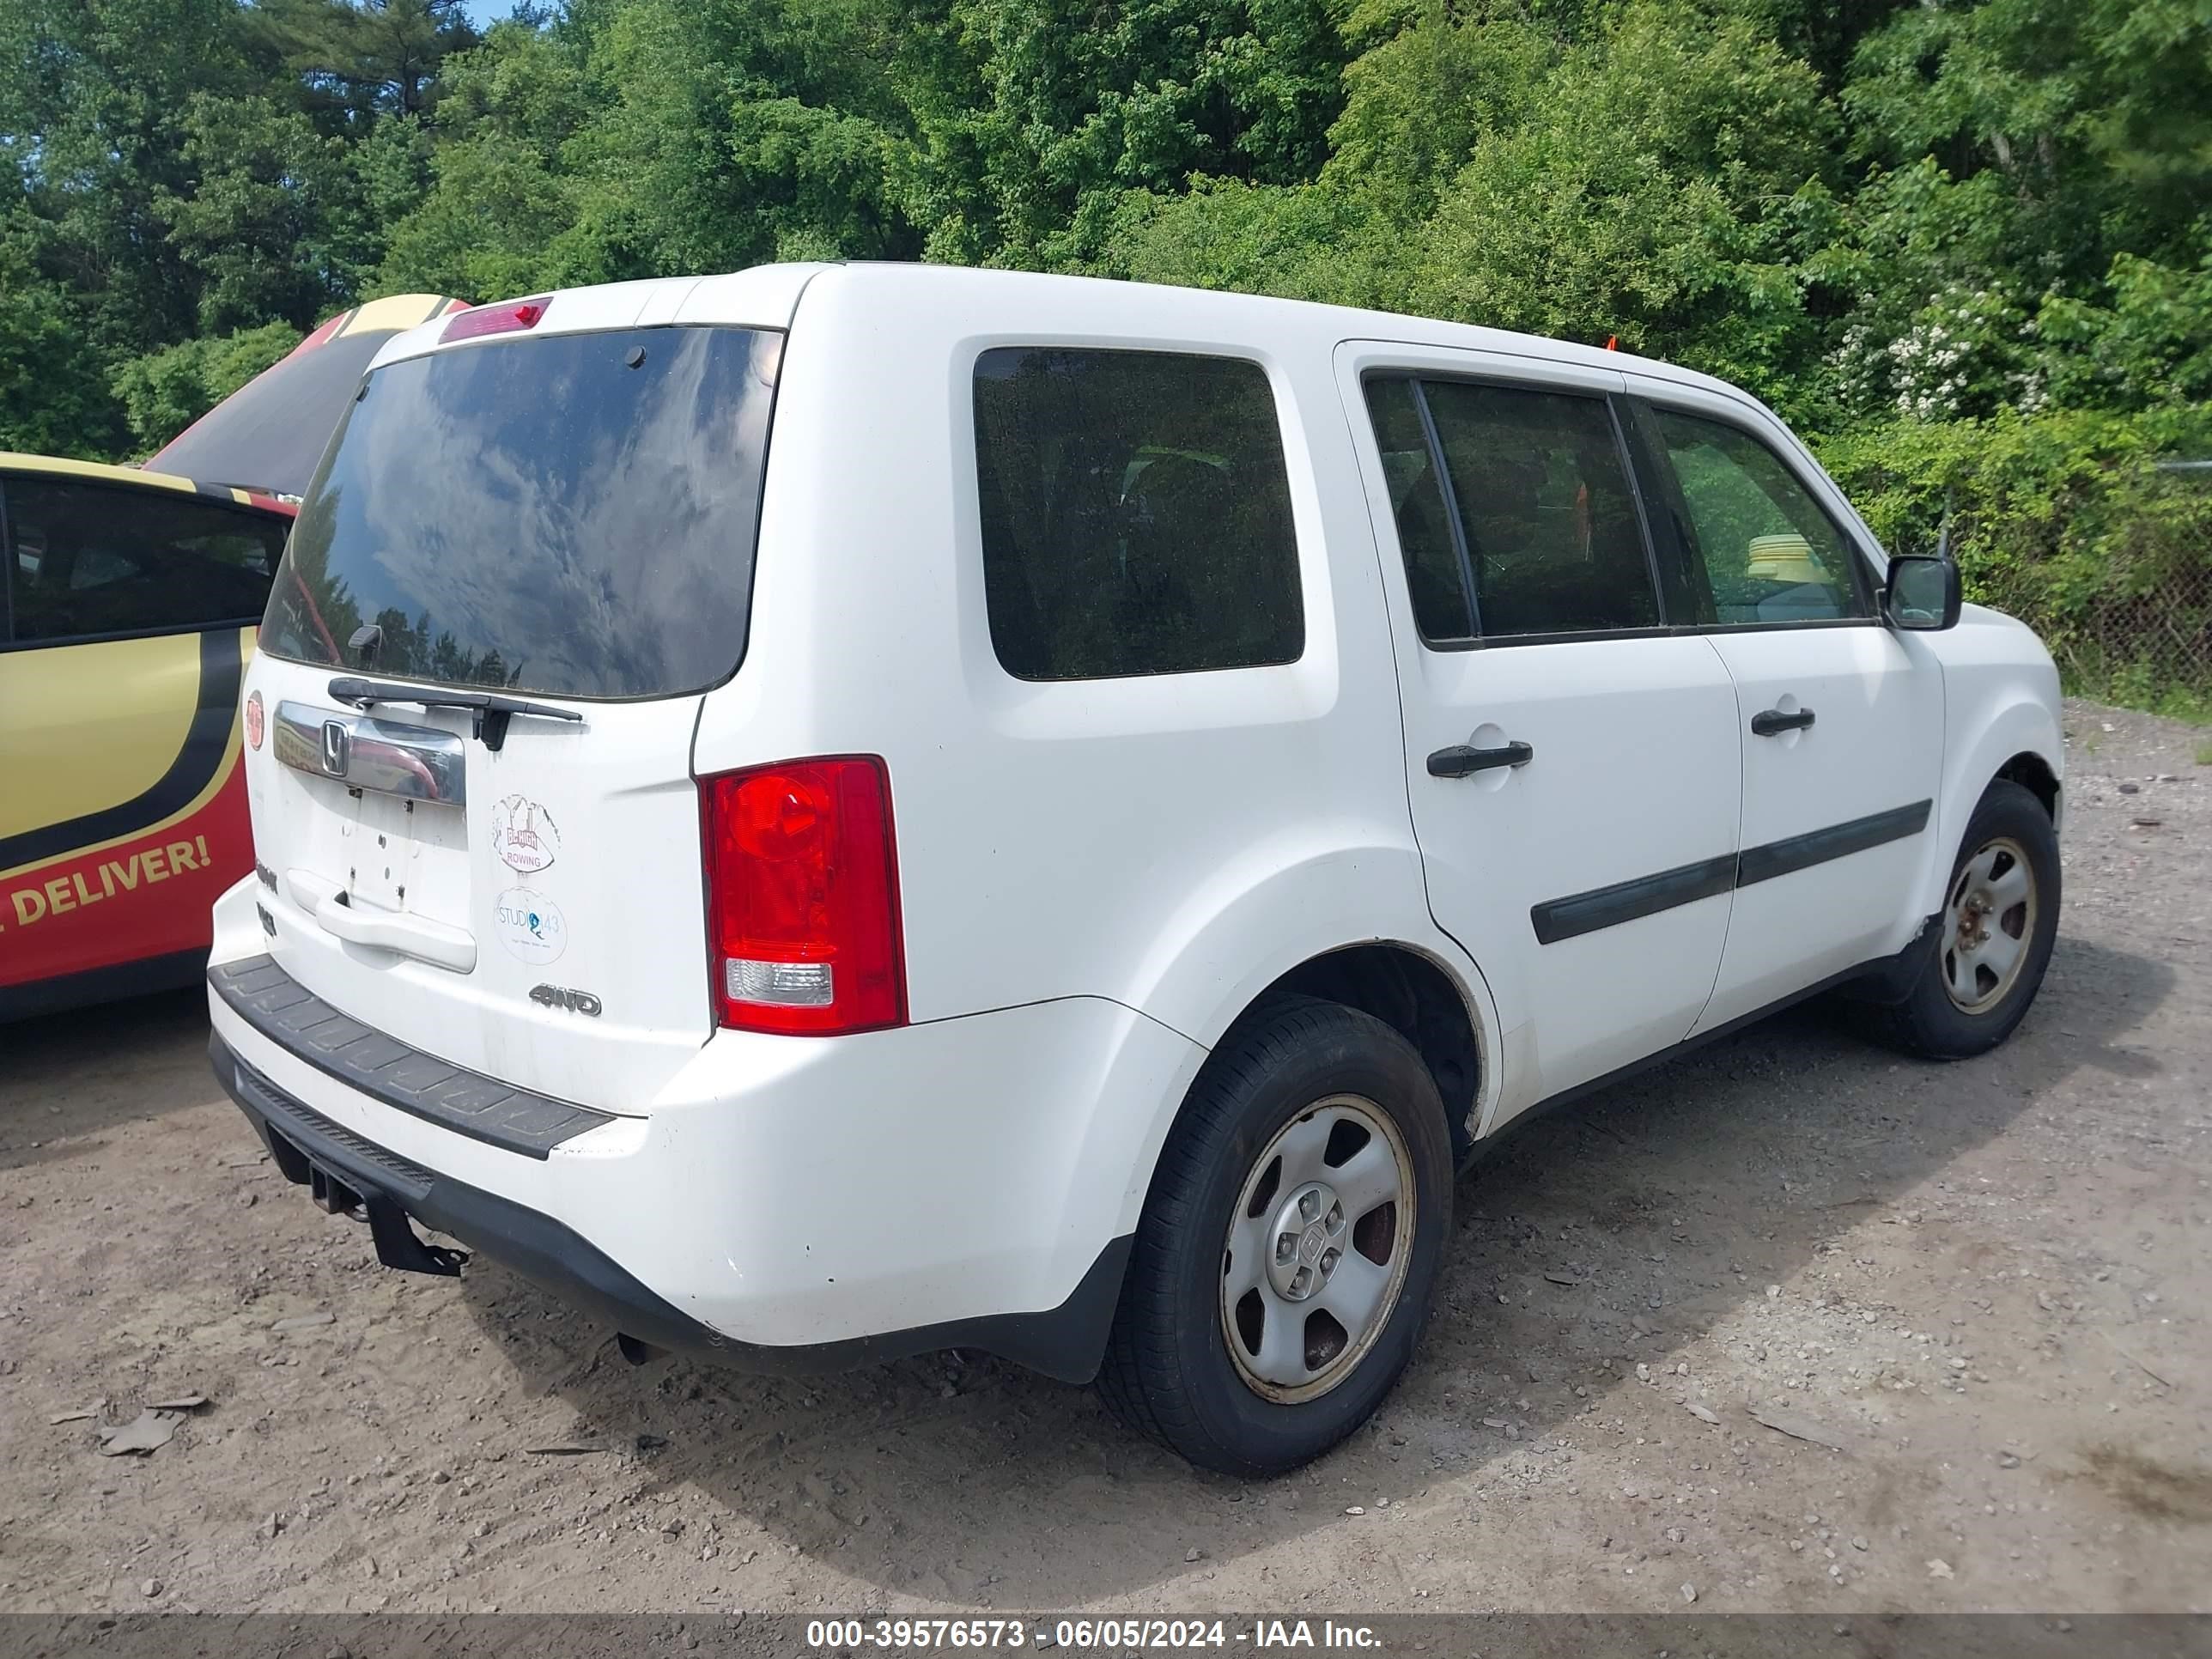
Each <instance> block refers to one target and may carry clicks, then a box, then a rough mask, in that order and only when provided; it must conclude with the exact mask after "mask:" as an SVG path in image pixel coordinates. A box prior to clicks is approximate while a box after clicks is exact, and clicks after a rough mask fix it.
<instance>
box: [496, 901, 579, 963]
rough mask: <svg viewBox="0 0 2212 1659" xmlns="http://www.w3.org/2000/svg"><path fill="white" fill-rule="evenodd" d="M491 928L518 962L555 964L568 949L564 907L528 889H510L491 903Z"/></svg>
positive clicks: (566, 919) (566, 920) (508, 953)
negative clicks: (563, 913)
mask: <svg viewBox="0 0 2212 1659" xmlns="http://www.w3.org/2000/svg"><path fill="white" fill-rule="evenodd" d="M492 927H493V931H495V933H498V935H499V942H500V943H501V945H505V946H506V947H507V955H509V956H511V957H515V958H516V959H517V960H518V961H521V962H533V963H547V962H555V961H557V960H559V958H560V955H561V953H562V951H565V950H567V949H568V917H566V916H564V915H562V914H561V907H560V906H559V905H557V904H556V903H554V902H553V901H552V900H551V899H550V898H547V897H546V896H545V895H544V894H543V893H537V892H532V890H530V889H529V888H527V887H510V888H508V889H507V890H506V891H505V892H504V893H501V895H500V896H498V897H497V898H496V899H495V900H493V901H492Z"/></svg>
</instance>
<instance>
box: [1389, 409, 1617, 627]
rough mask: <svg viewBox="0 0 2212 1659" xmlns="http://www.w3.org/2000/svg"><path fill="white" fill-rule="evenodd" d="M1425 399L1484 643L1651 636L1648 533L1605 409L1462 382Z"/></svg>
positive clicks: (1609, 417)
mask: <svg viewBox="0 0 2212 1659" xmlns="http://www.w3.org/2000/svg"><path fill="white" fill-rule="evenodd" d="M1423 389H1424V391H1425V393H1426V395H1427V398H1428V404H1429V413H1430V416H1431V418H1432V419H1433V420H1434V422H1435V423H1436V428H1437V440H1438V442H1439V443H1440V444H1441V446H1442V447H1443V456H1444V470H1445V471H1446V472H1447V473H1448V474H1449V477H1450V483H1451V491H1452V495H1453V498H1454V500H1455V501H1456V502H1457V503H1458V507H1459V512H1460V521H1461V523H1462V526H1464V527H1465V532H1466V536H1467V551H1468V562H1469V564H1470V566H1471V567H1472V568H1473V571H1474V589H1475V594H1474V597H1475V604H1474V612H1475V622H1476V625H1477V626H1478V627H1480V629H1481V630H1482V633H1483V635H1484V637H1485V638H1499V637H1510V636H1512V635H1525V634H1570V633H1606V632H1613V631H1617V630H1620V629H1636V628H1654V627H1656V626H1657V625H1658V623H1659V602H1658V599H1657V596H1656V594H1655V593H1654V592H1653V590H1652V586H1651V568H1650V561H1649V560H1648V559H1647V558H1646V557H1645V556H1644V532H1643V526H1642V523H1641V521H1640V520H1638V516H1637V509H1636V499H1635V497H1634V495H1632V493H1631V491H1630V488H1629V482H1628V475H1627V471H1626V467H1625V466H1624V465H1623V464H1622V461H1621V458H1620V442H1619V440H1618V438H1617V437H1616V435H1615V434H1614V432H1613V415H1612V411H1611V410H1609V409H1608V408H1607V405H1606V403H1605V400H1604V399H1603V398H1594V397H1581V396H1577V395H1575V394H1573V393H1571V392H1540V391H1534V390H1522V389H1520V388H1516V387H1510V386H1478V385H1473V384H1469V383H1468V382H1465V381H1458V380H1430V381H1425V382H1423Z"/></svg>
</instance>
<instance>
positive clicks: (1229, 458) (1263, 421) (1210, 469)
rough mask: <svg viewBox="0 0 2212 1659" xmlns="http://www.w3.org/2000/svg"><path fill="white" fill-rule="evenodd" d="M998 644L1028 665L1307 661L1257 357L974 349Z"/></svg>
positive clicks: (1053, 668)
mask: <svg viewBox="0 0 2212 1659" xmlns="http://www.w3.org/2000/svg"><path fill="white" fill-rule="evenodd" d="M975 464H976V478H977V485H978V489H979V494H980V498H981V508H982V532H983V584H984V593H985V599H986V602H987V606H988V609H989V613H990V624H991V642H992V646H993V648H994V650H995V651H996V652H997V653H998V657H999V660H1000V663H1001V664H1002V665H1004V666H1005V668H1006V671H1007V672H1009V673H1011V674H1013V675H1016V676H1018V677H1019V678H1023V679H1032V680H1072V679H1109V678H1124V677H1127V676H1131V675H1140V674H1174V673H1188V672H1191V671H1197V670H1200V669H1218V668H1249V667H1255V666H1259V665H1263V664H1271V663H1286V662H1293V661H1295V660H1297V658H1298V656H1299V655H1300V653H1302V652H1303V651H1304V647H1305V611H1304V600H1303V597H1302V593H1301V591H1300V586H1299V581H1298V564H1297V537H1296V535H1295V533H1294V531H1293V529H1292V526H1291V495H1290V478H1289V474H1288V471H1287V470H1286V467H1285V461H1284V454H1283V441H1282V428H1281V425H1280V422H1279V417H1278V416H1277V413H1276V408H1275V398H1274V393H1273V390H1272V388H1271V387H1270V386H1268V384H1267V374H1266V373H1265V371H1264V370H1262V369H1261V368H1260V366H1259V365H1258V364H1257V363H1254V362H1247V361H1244V360H1243V359H1239V358H1231V357H1206V356H1192V355H1183V354H1179V353H1172V352H1155V351H1124V350H1097V349H1061V348H1058V347H1016V348H1001V349H994V350H991V351H986V352H984V353H983V354H982V356H981V357H980V358H979V359H978V360H977V362H976V365H975Z"/></svg>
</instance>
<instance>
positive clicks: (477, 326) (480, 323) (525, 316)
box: [438, 294, 553, 343]
mask: <svg viewBox="0 0 2212 1659" xmlns="http://www.w3.org/2000/svg"><path fill="white" fill-rule="evenodd" d="M552 303H553V301H552V299H551V297H550V295H544V294H541V295H538V297H537V298H536V299H534V300H502V301H500V302H499V303H498V304H497V305H495V306H477V307H475V308H474V309H472V310H469V311H457V312H455V313H453V320H452V321H451V322H449V323H447V325H446V327H445V331H444V332H443V333H441V334H440V335H439V336H438V338H439V340H440V341H441V343H442V342H444V341H447V340H473V339H475V338H476V337H477V336H478V335H479V334H513V333H514V332H516V331H519V330H521V329H526V328H535V327H537V326H538V319H539V318H540V317H543V316H544V314H545V307H548V306H550V305H551V304H552Z"/></svg>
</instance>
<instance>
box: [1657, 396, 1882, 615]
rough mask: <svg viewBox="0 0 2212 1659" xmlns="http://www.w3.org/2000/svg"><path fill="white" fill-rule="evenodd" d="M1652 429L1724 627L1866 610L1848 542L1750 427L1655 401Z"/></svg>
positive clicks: (1690, 547) (1690, 550) (1679, 520)
mask: <svg viewBox="0 0 2212 1659" xmlns="http://www.w3.org/2000/svg"><path fill="white" fill-rule="evenodd" d="M1650 428H1651V430H1653V431H1654V432H1656V434H1657V435H1658V439H1659V441H1660V443H1661V444H1662V446H1663V447H1664V448H1665V450H1666V452H1667V459H1668V462H1669V463H1670V464H1671V465H1672V467H1673V469H1674V485H1675V489H1674V504H1673V516H1674V521H1675V531H1676V534H1677V535H1678V536H1679V537H1680V539H1681V541H1682V543H1683V544H1684V547H1685V549H1686V552H1687V554H1688V557H1689V561H1690V563H1691V565H1692V572H1693V574H1694V573H1695V572H1696V570H1698V569H1699V568H1702V570H1703V574H1704V577H1705V580H1706V581H1707V582H1709V583H1710V584H1711V588H1712V595H1713V617H1714V620H1715V621H1716V622H1717V623H1719V624H1720V625H1721V626H1723V627H1730V626H1735V627H1741V626H1745V625H1764V626H1770V627H1771V626H1772V625H1774V624H1776V623H1797V622H1832V621H1836V620H1838V619H1841V618H1851V617H1869V616H1871V615H1872V614H1873V613H1872V610H1871V608H1870V606H1869V603H1868V601H1867V599H1866V597H1865V596H1864V595H1863V593H1862V592H1860V589H1859V586H1858V584H1857V582H1856V581H1855V580H1853V578H1852V574H1851V561H1852V558H1853V554H1852V552H1851V545H1850V541H1849V540H1848V539H1847V538H1845V537H1844V532H1842V531H1841V530H1840V529H1839V528H1838V526H1837V525H1836V522H1835V520H1832V519H1831V518H1830V517H1829V516H1828V515H1827V513H1826V512H1825V511H1823V510H1822V508H1821V507H1820V504H1819V503H1818V502H1816V501H1814V499H1813V498H1812V496H1811V495H1808V493H1807V492H1806V490H1805V488H1804V486H1803V485H1802V484H1800V483H1798V482H1797V480H1796V477H1794V476H1792V474H1791V473H1790V469H1789V468H1788V467H1787V466H1785V465H1784V464H1783V462H1782V459H1781V457H1780V456H1778V455H1777V454H1776V453H1774V452H1773V451H1772V450H1771V449H1769V448H1768V447H1766V446H1765V444H1764V443H1762V442H1760V441H1759V440H1758V439H1757V438H1754V437H1753V436H1752V435H1750V434H1749V433H1747V432H1744V431H1741V430H1740V429H1739V428H1735V427H1732V426H1727V425H1724V424H1723V423H1722V422H1718V421H1707V420H1702V419H1700V418H1699V417H1698V416H1694V415H1685V414H1682V413H1680V411H1678V410H1668V409H1658V408H1655V409H1653V410H1651V420H1650Z"/></svg>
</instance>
